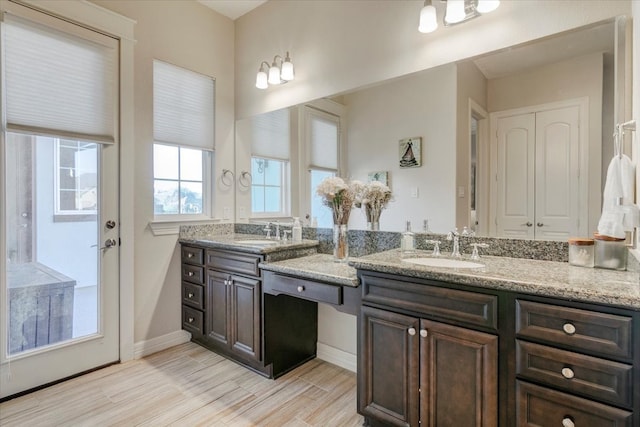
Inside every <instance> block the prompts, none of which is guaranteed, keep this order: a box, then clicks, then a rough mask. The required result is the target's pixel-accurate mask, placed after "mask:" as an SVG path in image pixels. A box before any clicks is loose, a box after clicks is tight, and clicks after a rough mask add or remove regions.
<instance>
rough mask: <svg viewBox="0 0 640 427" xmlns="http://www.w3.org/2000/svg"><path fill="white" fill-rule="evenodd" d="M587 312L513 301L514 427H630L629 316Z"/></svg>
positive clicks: (633, 396)
mask: <svg viewBox="0 0 640 427" xmlns="http://www.w3.org/2000/svg"><path fill="white" fill-rule="evenodd" d="M595 308H596V307H594V309H591V307H589V309H584V308H575V307H567V306H564V305H560V304H555V303H553V304H551V303H547V302H541V301H528V300H526V299H516V300H515V332H516V340H515V344H516V348H515V361H516V363H515V365H516V408H517V411H516V418H517V425H518V426H547V425H559V426H565V427H574V426H631V425H638V424H637V423H638V420H637V419H636V421H635V424H634V420H633V411H634V410H635V411H637V410H638V408H637V406H638V404H639V403H640V402H639V400H640V399H639V398H638V396H639V391H640V390H637V388H638V384H637V382H638V373H637V372H634V369H635V370H637V369H638V366H637V359H638V357H637V355H635V360H636V366H635V367H634V352H637V351H638V349H637V343H636V345H635V346H634V333H635V334H637V332H636V331H634V317H633V316H634V314H633V313H631V312H624V311H621V310H612V309H609V310H607V311H610V312H604V311H602V309H599V310H596V309H595ZM635 327H638V325H637V316H636V325H635ZM636 342H637V341H636ZM634 347H635V348H634ZM634 383H635V386H634ZM634 406H636V408H634ZM636 418H637V415H636Z"/></svg>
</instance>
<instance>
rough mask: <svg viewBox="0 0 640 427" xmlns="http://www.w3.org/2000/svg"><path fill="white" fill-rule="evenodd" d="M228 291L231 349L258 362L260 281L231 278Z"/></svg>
mask: <svg viewBox="0 0 640 427" xmlns="http://www.w3.org/2000/svg"><path fill="white" fill-rule="evenodd" d="M230 290H231V318H230V322H231V348H232V350H233V351H234V352H235V353H238V354H240V355H242V356H244V357H248V358H251V359H255V360H260V306H261V304H260V296H261V292H260V281H259V280H254V279H247V278H244V277H239V276H232V278H231V287H230Z"/></svg>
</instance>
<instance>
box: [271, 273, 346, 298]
mask: <svg viewBox="0 0 640 427" xmlns="http://www.w3.org/2000/svg"><path fill="white" fill-rule="evenodd" d="M263 289H264V291H265V292H267V293H269V294H272V295H279V294H287V295H291V296H294V297H297V298H303V299H306V300H311V301H316V302H324V303H327V304H335V305H340V304H342V287H340V286H333V285H328V284H326V283H320V282H315V281H311V280H305V279H300V278H297V277H290V276H284V275H281V274H277V273H271V272H265V275H264V283H263Z"/></svg>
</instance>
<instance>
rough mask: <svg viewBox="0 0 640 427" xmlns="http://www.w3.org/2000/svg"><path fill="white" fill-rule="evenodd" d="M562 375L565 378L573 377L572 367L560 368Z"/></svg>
mask: <svg viewBox="0 0 640 427" xmlns="http://www.w3.org/2000/svg"><path fill="white" fill-rule="evenodd" d="M562 376H563V377H565V378H566V379H568V380H570V379H571V378H573V377H574V376H575V373H574V372H573V369H571V368H562Z"/></svg>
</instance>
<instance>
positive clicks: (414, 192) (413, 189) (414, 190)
mask: <svg viewBox="0 0 640 427" xmlns="http://www.w3.org/2000/svg"><path fill="white" fill-rule="evenodd" d="M418 194H419V191H418V187H411V197H412V198H414V199H417V198H418Z"/></svg>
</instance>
